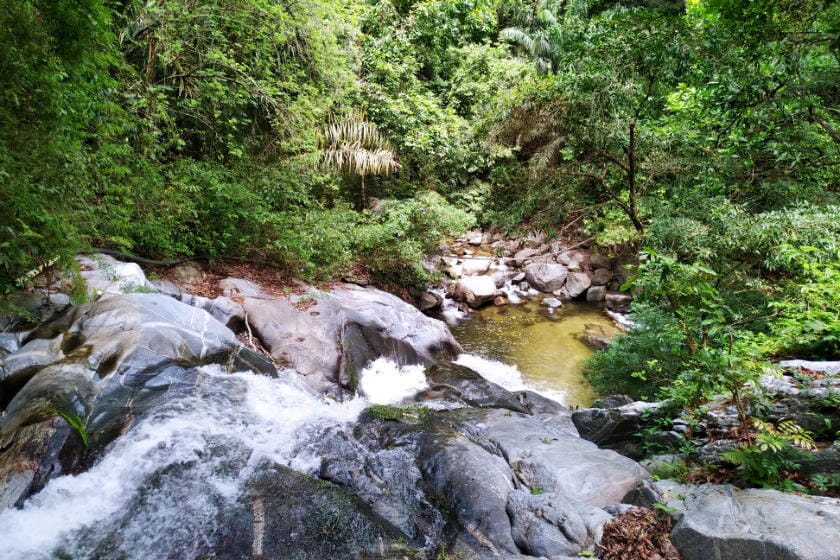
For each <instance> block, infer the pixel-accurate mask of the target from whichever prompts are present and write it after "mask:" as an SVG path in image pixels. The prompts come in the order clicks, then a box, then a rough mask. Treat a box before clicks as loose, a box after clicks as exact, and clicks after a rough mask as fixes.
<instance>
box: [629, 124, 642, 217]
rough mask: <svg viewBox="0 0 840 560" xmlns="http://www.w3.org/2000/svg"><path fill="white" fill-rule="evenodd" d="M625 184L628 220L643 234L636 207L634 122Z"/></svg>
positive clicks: (631, 126) (631, 125)
mask: <svg viewBox="0 0 840 560" xmlns="http://www.w3.org/2000/svg"><path fill="white" fill-rule="evenodd" d="M627 182H628V187H629V191H630V192H629V204H628V205H627V206H628V209H629V212H628V213H629V214H630V220H631V221H632V222H633V227H635V228H636V231H638V232H639V233H642V234H643V233H644V232H645V226H644V225H643V224H642V221H641V220H640V219H639V213H638V210H637V207H636V122H635V121H633V122H631V123H630V145H629V146H628V147H627Z"/></svg>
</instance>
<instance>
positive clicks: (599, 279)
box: [592, 268, 612, 286]
mask: <svg viewBox="0 0 840 560" xmlns="http://www.w3.org/2000/svg"><path fill="white" fill-rule="evenodd" d="M610 280H612V272H610V271H609V270H607V269H606V268H599V269H598V270H596V271H595V272H593V273H592V283H593V284H595V285H596V286H606V285H607V284H608V283H609V281H610Z"/></svg>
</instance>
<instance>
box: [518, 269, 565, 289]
mask: <svg viewBox="0 0 840 560" xmlns="http://www.w3.org/2000/svg"><path fill="white" fill-rule="evenodd" d="M568 274H569V270H568V269H567V268H566V267H565V266H563V265H561V264H552V263H533V264H530V265H528V266H527V267H526V268H525V280H526V281H527V282H528V283H529V284H530V285H531V286H533V287H534V288H536V289H537V290H539V291H541V292H546V293H551V292H553V291H554V290H559V289H560V288H562V287H563V286H564V284H565V283H566V277H567V276H568Z"/></svg>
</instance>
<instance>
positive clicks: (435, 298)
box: [419, 292, 443, 311]
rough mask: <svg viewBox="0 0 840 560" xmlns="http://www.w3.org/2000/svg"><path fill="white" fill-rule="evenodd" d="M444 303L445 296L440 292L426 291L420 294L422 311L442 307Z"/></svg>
mask: <svg viewBox="0 0 840 560" xmlns="http://www.w3.org/2000/svg"><path fill="white" fill-rule="evenodd" d="M442 303H443V297H441V296H440V294H436V293H434V292H424V293H423V295H422V296H420V304H419V307H420V311H428V310H429V309H434V308H436V307H440V305H441V304H442Z"/></svg>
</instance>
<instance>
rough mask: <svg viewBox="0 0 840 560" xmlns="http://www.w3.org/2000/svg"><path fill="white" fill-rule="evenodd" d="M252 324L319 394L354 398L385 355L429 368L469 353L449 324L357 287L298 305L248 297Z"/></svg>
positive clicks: (339, 288)
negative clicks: (368, 370)
mask: <svg viewBox="0 0 840 560" xmlns="http://www.w3.org/2000/svg"><path fill="white" fill-rule="evenodd" d="M243 306H244V309H245V312H246V313H247V316H248V321H249V324H250V326H251V328H252V330H253V332H254V334H255V335H256V336H257V337H258V338H259V339H260V341H261V342H262V344H263V346H265V347H266V348H267V349H268V351H269V352H271V355H272V357H273V358H274V359H275V360H277V361H279V362H285V363H287V364H289V365H290V366H291V367H292V368H294V369H295V370H296V371H297V372H298V373H300V374H301V375H302V376H303V378H304V380H305V381H306V383H307V384H308V385H309V386H310V387H312V388H313V389H315V390H316V391H318V392H321V393H326V394H331V395H334V396H336V397H341V396H346V395H349V394H350V392H352V391H353V390H355V384H356V383H357V381H358V376H359V374H360V373H361V370H362V369H364V367H365V366H367V364H368V363H369V362H371V361H373V360H375V359H376V358H379V357H382V356H385V357H387V358H390V359H392V360H394V361H395V362H397V363H398V364H399V365H406V364H429V363H432V362H434V361H435V360H436V359H438V358H451V357H454V356H456V355H457V354H458V353H460V351H461V347H460V345H459V344H458V343H457V342H456V341H455V339H454V338H453V337H452V334H451V333H450V332H449V329H448V328H447V327H446V325H445V324H444V323H443V322H441V321H438V320H437V319H432V318H430V317H427V316H425V315H423V314H422V313H421V312H420V311H418V310H417V309H416V308H415V307H413V306H412V305H409V304H408V303H405V302H404V301H402V300H401V299H399V298H397V297H396V296H393V295H391V294H388V293H386V292H383V291H381V290H377V289H375V288H363V287H360V286H355V285H353V284H340V285H337V286H335V287H334V288H332V289H331V290H330V291H328V292H320V291H315V290H313V291H311V292H309V293H308V294H307V295H305V296H302V297H300V298H299V299H298V301H297V305H294V304H293V303H292V302H290V301H288V300H285V299H271V300H266V299H256V298H245V299H244V303H243Z"/></svg>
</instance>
